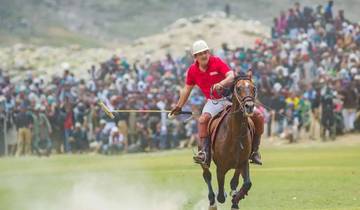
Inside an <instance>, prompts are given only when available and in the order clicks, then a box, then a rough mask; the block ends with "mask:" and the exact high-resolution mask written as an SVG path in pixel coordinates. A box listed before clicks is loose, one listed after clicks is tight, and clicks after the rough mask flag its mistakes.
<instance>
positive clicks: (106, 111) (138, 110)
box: [99, 101, 193, 122]
mask: <svg viewBox="0 0 360 210" xmlns="http://www.w3.org/2000/svg"><path fill="white" fill-rule="evenodd" d="M99 106H100V107H101V109H102V110H103V111H104V112H105V114H106V115H107V116H108V117H110V118H111V119H114V118H115V116H114V113H131V112H133V113H169V114H168V118H169V119H170V120H172V119H174V118H175V117H176V115H172V114H170V113H171V110H153V109H116V110H110V109H109V108H108V107H107V106H106V105H105V104H104V102H102V101H100V102H99ZM179 114H186V115H191V117H190V118H188V119H186V120H185V122H187V121H189V120H190V119H191V118H192V117H193V113H192V112H190V111H181V112H180V113H179Z"/></svg>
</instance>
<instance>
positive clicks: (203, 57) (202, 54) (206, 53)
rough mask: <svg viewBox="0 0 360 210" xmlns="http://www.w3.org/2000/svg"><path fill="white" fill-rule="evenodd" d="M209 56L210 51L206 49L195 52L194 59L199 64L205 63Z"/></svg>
mask: <svg viewBox="0 0 360 210" xmlns="http://www.w3.org/2000/svg"><path fill="white" fill-rule="evenodd" d="M209 58H210V52H209V50H206V51H204V52H200V53H196V54H195V59H196V60H197V62H199V64H200V65H202V66H203V65H207V63H208V62H209Z"/></svg>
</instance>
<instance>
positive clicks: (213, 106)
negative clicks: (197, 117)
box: [202, 98, 231, 117]
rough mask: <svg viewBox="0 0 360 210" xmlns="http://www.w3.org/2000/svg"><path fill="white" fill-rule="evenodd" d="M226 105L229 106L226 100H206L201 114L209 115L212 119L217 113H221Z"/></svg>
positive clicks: (229, 103)
mask: <svg viewBox="0 0 360 210" xmlns="http://www.w3.org/2000/svg"><path fill="white" fill-rule="evenodd" d="M228 105H231V102H230V101H228V100H227V99H226V98H220V99H216V100H210V99H208V100H207V101H206V104H205V106H204V108H203V110H202V113H205V112H207V113H209V114H210V115H211V117H214V116H215V115H216V114H217V113H219V112H221V111H222V110H223V109H225V107H227V106H228Z"/></svg>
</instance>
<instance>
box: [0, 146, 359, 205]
mask: <svg viewBox="0 0 360 210" xmlns="http://www.w3.org/2000/svg"><path fill="white" fill-rule="evenodd" d="M262 155H263V159H264V162H265V165H264V166H262V167H258V166H251V177H252V182H253V187H252V189H251V191H250V193H249V196H248V197H247V198H246V199H245V200H243V201H241V204H240V208H241V209H276V210H285V209H291V210H293V209H302V210H303V209H344V210H345V209H347V210H350V209H360V163H359V162H360V142H359V143H354V144H350V145H348V144H338V143H325V144H317V145H313V146H306V145H303V144H299V145H290V146H280V147H275V146H269V147H266V148H263V149H262ZM191 157H192V151H191V150H176V151H167V152H157V153H149V154H134V155H120V156H101V155H68V156H65V155H54V156H51V157H49V158H37V157H28V158H3V159H0V179H1V182H0V209H1V210H28V209H31V210H45V209H48V210H53V209H55V210H57V209H59V210H60V209H70V210H115V209H118V210H123V209H125V210H138V209H150V210H155V209H156V210H178V209H179V210H180V209H186V210H195V209H207V199H206V198H207V191H206V190H207V188H206V185H205V183H204V182H203V180H202V176H201V170H200V168H199V167H198V166H197V165H195V164H193V163H192V160H191ZM213 168H214V167H213V166H212V169H213ZM231 175H232V172H231V173H229V174H228V175H227V177H226V192H229V180H230V178H231V177H230V176H231ZM213 177H216V175H215V174H214V173H213ZM213 183H214V184H216V182H215V180H213ZM215 189H217V185H216V186H215ZM218 209H230V199H229V198H228V199H227V201H226V203H225V204H223V205H218Z"/></svg>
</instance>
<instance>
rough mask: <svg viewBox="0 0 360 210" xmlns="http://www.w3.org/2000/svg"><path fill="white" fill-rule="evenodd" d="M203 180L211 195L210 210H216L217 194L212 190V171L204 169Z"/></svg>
mask: <svg viewBox="0 0 360 210" xmlns="http://www.w3.org/2000/svg"><path fill="white" fill-rule="evenodd" d="M203 178H204V180H205V182H206V184H207V186H208V190H209V194H208V199H209V202H210V207H209V209H210V210H213V209H214V210H216V204H215V193H214V190H213V188H212V185H211V173H210V170H209V169H208V168H204V167H203Z"/></svg>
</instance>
